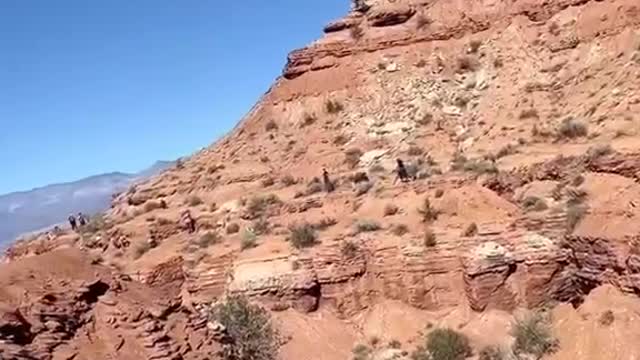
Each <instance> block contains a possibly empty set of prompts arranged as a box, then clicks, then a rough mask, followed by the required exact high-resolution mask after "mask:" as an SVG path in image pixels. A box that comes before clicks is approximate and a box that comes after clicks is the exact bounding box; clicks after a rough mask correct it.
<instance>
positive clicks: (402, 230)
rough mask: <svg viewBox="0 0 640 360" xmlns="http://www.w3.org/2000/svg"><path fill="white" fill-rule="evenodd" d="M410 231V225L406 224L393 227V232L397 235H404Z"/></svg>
mask: <svg viewBox="0 0 640 360" xmlns="http://www.w3.org/2000/svg"><path fill="white" fill-rule="evenodd" d="M408 232H409V227H408V226H407V225H405V224H397V225H395V226H394V227H393V228H392V229H391V233H393V235H395V236H402V235H404V234H406V233H408Z"/></svg>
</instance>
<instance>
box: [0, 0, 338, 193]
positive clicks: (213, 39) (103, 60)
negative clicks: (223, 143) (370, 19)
mask: <svg viewBox="0 0 640 360" xmlns="http://www.w3.org/2000/svg"><path fill="white" fill-rule="evenodd" d="M348 7H349V1H348V0H305V1H293V0H276V1H264V0H249V1H229V0H227V1H220V0H183V1H175V0H171V1H170V0H108V1H86V0H59V1H51V0H0V163H2V169H3V171H2V173H1V175H0V194H3V193H7V192H12V191H17V190H28V189H31V188H33V187H37V186H42V185H46V184H50V183H57V182H66V181H72V180H76V179H79V178H82V177H85V176H88V175H95V174H99V173H104V172H110V171H124V172H135V171H138V170H141V169H143V168H145V167H146V166H149V165H151V164H152V163H153V162H154V161H155V160H170V159H174V158H177V157H179V156H182V155H188V154H190V153H191V152H193V151H195V150H197V149H199V148H201V147H203V146H207V145H208V144H210V143H211V142H213V141H214V140H215V139H216V138H218V137H219V136H221V135H223V134H224V133H225V132H226V131H228V130H229V129H231V128H232V127H233V125H235V123H236V122H237V121H238V120H239V119H240V118H241V117H242V116H243V115H244V114H245V113H246V112H247V111H248V110H249V108H250V107H251V106H252V105H253V104H254V103H255V101H256V100H257V99H258V98H259V96H260V95H261V94H262V93H264V91H266V90H267V89H268V87H269V86H270V84H271V83H272V81H273V80H274V79H275V78H276V77H277V76H278V75H279V74H280V72H281V70H282V68H283V66H284V64H285V61H286V55H287V53H288V52H289V51H290V50H293V49H294V48H299V47H302V46H304V45H306V44H308V43H309V42H311V41H313V40H315V39H317V38H318V37H320V36H321V34H322V26H323V25H324V24H325V23H326V22H327V21H329V20H331V19H333V18H337V17H339V16H341V15H343V14H345V13H346V11H347V9H348Z"/></svg>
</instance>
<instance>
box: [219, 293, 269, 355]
mask: <svg viewBox="0 0 640 360" xmlns="http://www.w3.org/2000/svg"><path fill="white" fill-rule="evenodd" d="M210 318H211V319H212V320H214V321H217V322H219V323H220V324H222V325H223V326H224V327H225V329H226V333H227V336H228V337H229V340H230V341H229V342H228V343H226V344H223V346H222V358H223V359H225V360H275V359H276V358H277V353H278V348H279V345H280V342H279V338H278V337H279V335H278V332H277V330H276V329H275V328H274V327H273V325H272V324H271V319H270V317H269V313H268V312H267V311H266V310H264V309H263V308H261V307H259V306H256V305H253V304H251V303H249V301H248V300H247V299H246V298H244V297H241V296H232V297H229V298H227V299H226V300H225V301H224V302H223V303H221V304H218V305H216V306H215V307H214V308H213V310H212V311H211V314H210Z"/></svg>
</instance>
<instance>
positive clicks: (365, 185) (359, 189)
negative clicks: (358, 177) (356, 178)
mask: <svg viewBox="0 0 640 360" xmlns="http://www.w3.org/2000/svg"><path fill="white" fill-rule="evenodd" d="M372 187H373V183H372V182H371V181H360V182H357V183H356V184H355V191H356V196H361V195H364V194H366V193H368V192H369V190H371V188H372Z"/></svg>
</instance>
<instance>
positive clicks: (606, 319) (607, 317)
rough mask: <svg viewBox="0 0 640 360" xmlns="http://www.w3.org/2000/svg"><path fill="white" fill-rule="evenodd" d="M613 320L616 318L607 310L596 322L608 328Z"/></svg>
mask: <svg viewBox="0 0 640 360" xmlns="http://www.w3.org/2000/svg"><path fill="white" fill-rule="evenodd" d="M615 320H616V318H615V316H614V315H613V311H611V310H607V311H605V312H603V313H602V315H600V319H599V320H598V322H599V323H600V325H602V326H610V325H611V324H613V322H614V321H615Z"/></svg>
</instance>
